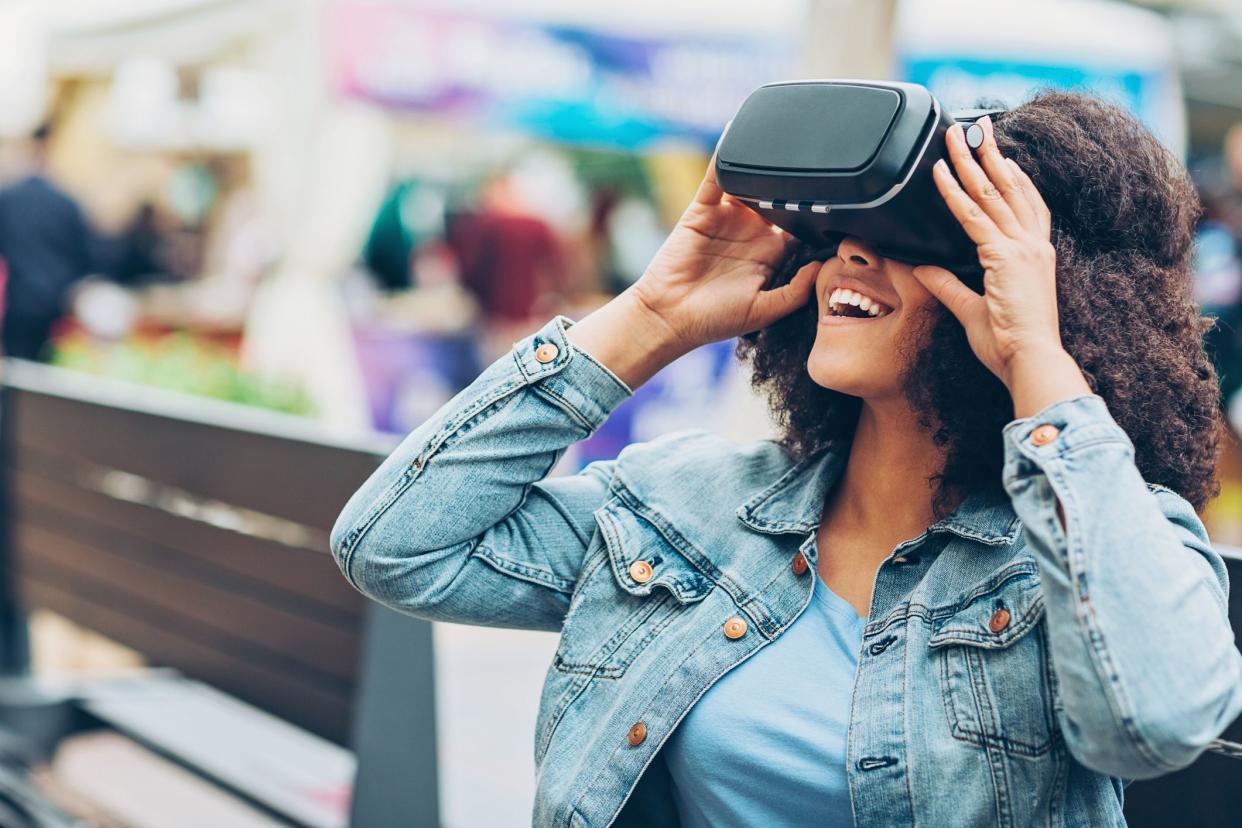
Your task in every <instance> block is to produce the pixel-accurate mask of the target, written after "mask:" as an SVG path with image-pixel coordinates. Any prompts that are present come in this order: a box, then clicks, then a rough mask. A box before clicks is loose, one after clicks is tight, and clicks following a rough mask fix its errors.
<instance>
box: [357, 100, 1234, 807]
mask: <svg viewBox="0 0 1242 828" xmlns="http://www.w3.org/2000/svg"><path fill="white" fill-rule="evenodd" d="M980 125H981V126H982V127H983V134H984V142H983V146H982V148H981V149H980V151H979V154H978V157H977V158H976V156H975V155H973V154H972V153H971V151H970V150H969V149H968V148H967V146H966V141H965V137H964V133H963V130H962V127H961V125H960V124H959V125H957V126H954V127H953V128H952V129H950V130H949V131H948V135H947V138H946V140H947V143H948V151H949V156H950V158H951V166H952V167H953V170H952V171H951V170H950V164H946V163H945V162H943V161H942V162H939V163H938V164H937V166H936V168H935V175H934V177H935V181H936V185H937V187H938V189H939V192H940V196H941V197H942V198H943V199H944V200H945V201H946V203H947V204H948V205H949V207H950V209H951V210H952V212H953V213H954V215H955V216H957V218H958V220H959V222H960V223H961V224H962V226H963V228H964V229H965V230H966V232H967V233H968V234H969V236H970V237H971V238H972V239H973V240H974V241H975V243H976V244H977V246H978V252H979V258H980V262H981V264H982V266H983V268H984V279H983V285H984V286H985V287H984V294H983V295H980V294H978V293H976V292H974V291H973V290H971V289H970V288H969V287H967V286H966V285H965V284H963V283H962V282H961V281H959V280H958V278H957V277H956V276H955V275H954V274H953V273H951V272H949V271H947V270H944V269H942V268H939V267H930V266H918V267H915V266H912V265H910V264H907V263H904V262H901V261H898V260H895V259H889V258H885V257H883V256H881V255H879V254H878V253H877V252H876V250H875V249H873V248H872V247H871V246H869V245H868V244H865V243H863V242H862V241H860V240H858V239H856V238H853V237H846V238H845V239H843V240H842V241H841V242H840V244H839V245H838V246H836V247H835V248H831V249H828V250H819V249H814V248H811V247H808V246H807V245H805V244H791V240H790V239H789V238H788V237H787V236H786V235H785V234H784V233H783V232H780V231H776V230H775V229H774V228H772V227H771V226H769V225H768V224H767V223H766V222H765V221H764V220H763V219H762V218H761V217H760V216H759V215H757V214H756V213H755V212H753V211H751V210H750V209H748V208H746V207H745V206H744V205H743V204H742V203H740V202H738V201H736V200H734V199H732V198H731V197H729V196H726V195H724V194H723V193H722V192H721V190H720V188H719V187H718V186H717V184H716V181H715V177H714V159H713V162H712V164H709V167H708V171H707V174H706V176H705V177H704V179H703V181H702V183H701V186H700V188H699V191H698V194H697V196H696V197H695V199H694V201H693V202H692V203H691V204H690V206H689V207H688V208H687V209H686V211H685V212H684V213H683V215H682V217H681V219H680V221H679V222H678V224H677V226H676V227H675V228H674V229H673V231H672V233H671V234H670V235H669V236H668V238H667V240H666V242H665V244H664V245H663V247H662V248H661V249H660V251H659V252H658V253H657V254H656V256H655V257H654V259H653V260H652V261H651V263H650V265H649V267H648V269H647V271H646V273H645V274H644V275H643V276H642V277H641V278H640V279H639V280H638V281H637V282H636V283H635V284H634V285H633V286H632V287H630V288H629V289H627V290H626V291H625V292H623V293H622V294H621V295H619V296H618V297H616V298H615V299H614V300H612V301H611V302H610V303H608V304H607V305H605V306H604V307H602V308H600V309H599V310H597V311H594V312H592V313H590V314H588V315H587V316H586V317H584V318H582V319H581V320H579V321H576V322H575V321H573V320H570V319H568V318H566V317H564V316H559V315H558V316H556V317H554V318H553V319H551V320H549V321H548V322H547V323H546V324H545V325H544V326H543V327H541V328H540V329H539V330H538V331H537V332H535V333H534V334H531V335H529V336H527V337H524V338H523V339H521V340H520V341H518V342H516V343H514V346H513V349H512V351H511V352H510V353H508V354H506V355H504V356H503V357H501V358H500V359H498V360H496V361H495V362H494V363H493V364H492V365H491V366H490V367H489V368H487V369H486V370H485V371H484V372H483V374H482V375H481V376H479V377H478V378H477V379H476V380H475V382H474V383H473V384H471V385H470V386H469V387H468V388H467V389H466V390H465V391H463V392H462V393H460V394H459V395H457V396H456V397H455V398H454V399H453V400H451V401H450V402H449V403H448V404H446V405H445V406H444V407H443V408H442V409H441V410H440V411H439V412H438V413H437V414H436V415H435V416H433V417H432V418H431V419H430V420H428V421H427V422H426V423H424V424H423V425H421V426H420V427H419V428H417V429H416V430H415V431H414V432H413V433H412V434H410V435H409V436H408V437H407V439H406V440H405V441H404V442H403V443H402V445H401V446H400V447H398V448H397V450H396V451H395V452H394V453H393V454H392V456H391V457H389V459H388V460H387V461H386V462H385V463H384V464H383V465H382V466H381V467H380V468H379V469H378V470H377V471H376V472H375V474H374V475H373V476H372V477H371V478H370V480H368V481H367V482H366V483H365V484H364V485H363V486H362V487H361V488H360V489H359V491H358V492H357V493H356V494H355V495H354V496H353V498H351V500H350V501H349V503H348V504H347V505H346V507H345V509H344V510H343V512H342V514H341V516H340V517H339V519H338V521H337V524H336V526H335V528H334V530H333V533H332V550H333V555H334V556H335V559H336V561H337V563H338V565H339V566H340V568H341V570H342V572H343V574H344V575H345V577H346V578H347V579H348V580H349V581H350V582H351V583H352V584H354V585H355V586H356V587H357V588H358V589H360V590H361V591H363V592H364V593H365V594H367V595H369V596H370V597H372V598H373V599H375V600H376V601H379V602H381V603H383V604H386V605H388V606H389V607H392V608H395V609H397V610H400V611H403V612H406V613H410V614H413V615H416V616H419V617H422V618H426V619H431V620H436V621H447V622H457V623H472V624H484V625H492V626H501V627H516V628H530V629H545V630H557V631H559V633H560V639H559V645H558V649H557V652H556V654H555V656H554V658H553V663H552V664H551V666H550V667H549V669H548V673H547V678H546V683H545V685H544V690H543V695H542V699H541V703H540V708H539V716H538V720H537V722H536V744H535V761H536V765H537V768H538V781H537V792H536V799H535V805H534V808H535V813H534V824H536V825H570V824H572V825H580V826H605V825H643V826H648V825H669V826H672V825H681V826H686V828H697V827H698V826H708V825H712V826H715V825H762V826H790V825H848V824H856V825H862V826H892V825H912V824H919V825H934V826H939V825H954V826H959V825H975V826H990V825H997V824H1007V825H1009V824H1012V825H1036V824H1039V825H1043V824H1052V823H1057V824H1061V823H1064V824H1067V825H1068V824H1073V825H1122V824H1124V822H1125V818H1124V816H1123V813H1122V795H1123V789H1124V787H1125V785H1126V784H1127V781H1128V780H1132V779H1143V778H1149V777H1154V776H1158V775H1160V774H1164V773H1167V772H1169V771H1173V770H1177V769H1179V768H1183V767H1186V766H1187V765H1189V764H1190V763H1191V762H1193V761H1194V760H1195V759H1196V758H1197V757H1198V756H1199V755H1200V754H1201V753H1202V752H1203V751H1204V750H1205V749H1206V748H1207V747H1208V745H1209V743H1210V742H1211V741H1212V740H1213V739H1215V738H1216V737H1218V736H1219V735H1220V733H1221V732H1222V731H1223V730H1224V728H1225V727H1226V726H1227V725H1228V724H1230V723H1231V722H1232V721H1233V720H1234V719H1235V718H1236V717H1237V716H1238V714H1239V712H1242V654H1239V652H1238V650H1237V649H1236V647H1235V645H1234V640H1233V634H1232V632H1231V630H1230V626H1229V620H1228V617H1227V590H1228V584H1227V578H1226V575H1225V568H1224V565H1223V563H1222V561H1221V558H1220V557H1219V555H1218V554H1217V553H1216V552H1215V551H1214V550H1213V548H1212V546H1211V543H1210V541H1209V538H1208V537H1207V534H1206V531H1205V530H1204V527H1203V524H1202V523H1201V522H1200V520H1199V518H1198V517H1197V516H1196V513H1195V510H1196V509H1197V508H1201V507H1203V506H1204V504H1205V503H1206V502H1207V501H1208V500H1209V499H1210V498H1211V497H1212V496H1213V495H1214V494H1215V492H1216V491H1217V482H1216V480H1215V478H1214V468H1215V462H1216V459H1217V456H1218V453H1219V448H1220V445H1219V435H1220V427H1221V419H1220V410H1219V404H1218V397H1217V387H1216V377H1215V374H1214V372H1213V369H1212V366H1211V363H1210V361H1209V359H1208V357H1207V355H1206V354H1205V352H1204V349H1203V344H1202V333H1203V320H1202V319H1201V317H1200V316H1199V314H1198V312H1197V308H1196V306H1195V303H1194V301H1193V297H1192V279H1193V275H1192V272H1191V246H1192V238H1193V233H1194V226H1195V220H1196V217H1197V212H1198V205H1197V202H1196V196H1195V192H1194V189H1193V187H1192V185H1191V184H1190V182H1189V179H1188V177H1187V176H1186V174H1185V171H1184V170H1183V169H1182V168H1181V167H1180V165H1179V164H1178V163H1177V161H1176V159H1174V158H1173V156H1172V155H1171V154H1170V153H1169V152H1168V151H1167V150H1166V149H1165V148H1164V147H1163V146H1162V145H1161V144H1160V143H1159V141H1158V140H1157V139H1156V138H1155V137H1154V136H1153V135H1151V133H1150V132H1148V131H1147V130H1146V129H1145V128H1144V127H1143V126H1142V125H1141V124H1140V123H1139V122H1138V121H1137V120H1135V119H1134V118H1133V117H1132V116H1131V115H1129V114H1128V113H1126V112H1124V111H1123V110H1121V109H1119V108H1117V107H1116V106H1114V105H1112V104H1109V103H1106V102H1104V101H1102V100H1100V99H1098V98H1093V97H1090V96H1086V95H1079V94H1071V93H1063V92H1045V93H1042V94H1040V95H1038V96H1036V97H1035V98H1033V99H1032V100H1029V101H1027V102H1026V103H1024V104H1022V105H1020V106H1018V107H1016V108H1014V109H1012V110H1010V111H1008V112H1005V113H1003V114H1000V115H997V116H995V119H994V122H993V121H990V120H987V119H985V120H983V121H980ZM954 172H956V178H955V177H954V174H953V173H954ZM735 336H740V337H741V338H742V341H741V343H740V345H739V355H740V356H741V357H743V358H745V359H746V360H748V361H749V362H750V363H751V365H752V366H753V369H754V382H755V384H756V386H757V387H758V388H760V389H761V390H764V391H766V392H768V394H769V399H770V401H771V403H772V406H773V410H774V413H775V414H776V415H777V419H778V422H779V423H780V425H781V427H782V430H783V433H782V435H781V438H780V439H779V440H761V441H755V442H750V443H746V444H741V445H739V444H735V443H732V442H729V441H727V440H724V439H722V438H720V437H717V436H715V435H712V434H711V433H709V432H706V431H703V430H689V431H682V432H677V433H674V434H671V435H667V436H665V437H661V438H658V439H656V440H652V441H650V442H647V443H638V444H635V445H631V446H629V447H627V448H626V449H625V450H624V451H622V452H621V454H620V455H619V456H618V457H617V458H616V459H614V460H606V461H599V462H595V463H592V464H590V465H588V466H587V467H586V468H585V469H583V470H582V471H581V472H580V473H578V474H575V475H568V476H561V477H546V475H547V474H548V470H549V469H551V468H553V466H554V464H555V462H556V460H557V459H558V458H559V457H560V456H561V454H562V453H563V452H565V451H566V450H567V448H568V447H569V446H570V445H571V444H573V443H574V442H576V441H578V440H581V439H582V438H584V437H586V436H587V435H589V434H591V433H593V432H594V430H596V429H597V428H598V427H599V426H600V425H601V423H602V422H603V421H604V420H605V418H607V417H608V415H609V413H610V412H611V411H612V410H614V409H615V408H616V407H617V406H618V405H619V404H620V403H621V402H623V401H624V400H625V399H627V398H628V397H629V396H630V395H631V394H632V393H633V389H635V388H637V387H638V386H639V385H640V384H642V383H643V382H645V381H646V380H647V379H649V378H650V377H651V376H653V375H654V374H655V373H656V372H657V371H659V370H660V369H661V368H662V367H663V366H665V365H667V364H669V363H670V362H671V361H673V360H675V359H677V358H678V357H680V356H681V355H684V354H686V353H689V352H690V351H692V350H693V349H695V348H696V347H700V346H702V345H703V344H705V343H709V342H714V341H720V340H727V339H730V338H732V337H735Z"/></svg>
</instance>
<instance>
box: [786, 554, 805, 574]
mask: <svg viewBox="0 0 1242 828" xmlns="http://www.w3.org/2000/svg"><path fill="white" fill-rule="evenodd" d="M789 568H790V569H792V570H793V574H795V575H805V574H806V571H807V569H808V567H807V565H806V556H805V555H803V554H802V553H801V552H798V553H796V554H794V556H793V561H792V562H791V563H790V564H789Z"/></svg>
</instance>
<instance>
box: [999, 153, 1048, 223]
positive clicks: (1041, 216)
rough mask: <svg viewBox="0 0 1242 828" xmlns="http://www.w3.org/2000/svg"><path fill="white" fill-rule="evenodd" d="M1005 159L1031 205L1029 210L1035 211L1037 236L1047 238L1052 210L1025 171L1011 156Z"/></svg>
mask: <svg viewBox="0 0 1242 828" xmlns="http://www.w3.org/2000/svg"><path fill="white" fill-rule="evenodd" d="M1005 161H1007V162H1008V163H1009V166H1010V167H1011V168H1012V169H1013V172H1014V175H1015V176H1017V178H1018V183H1019V185H1020V186H1021V188H1022V195H1023V196H1024V197H1025V198H1026V200H1027V201H1028V202H1029V203H1030V205H1031V210H1032V211H1033V212H1034V213H1035V217H1036V220H1037V228H1038V230H1039V237H1040V238H1041V239H1047V238H1048V237H1049V236H1050V235H1051V233H1052V211H1051V210H1049V209H1048V205H1047V204H1046V203H1044V197H1043V196H1042V195H1040V194H1039V189H1038V188H1037V187H1036V186H1035V182H1034V181H1032V180H1031V177H1030V176H1029V175H1027V174H1026V171H1025V170H1023V169H1022V168H1021V167H1019V166H1018V162H1017V161H1014V160H1013V159H1012V158H1006V159H1005Z"/></svg>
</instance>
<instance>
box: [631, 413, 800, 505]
mask: <svg viewBox="0 0 1242 828" xmlns="http://www.w3.org/2000/svg"><path fill="white" fill-rule="evenodd" d="M793 465H795V459H794V458H793V457H792V456H791V455H790V454H789V452H787V451H786V450H785V448H784V447H783V446H781V444H780V443H778V442H776V441H775V440H753V441H750V442H745V443H739V442H735V441H733V440H730V439H728V438H726V437H722V436H720V435H719V434H714V433H712V432H710V431H707V430H706V429H701V428H693V429H683V430H680V431H675V432H671V433H669V434H665V435H661V436H660V437H657V438H655V439H652V440H648V441H645V442H642V443H634V444H632V445H629V446H626V447H625V448H624V449H623V450H622V451H621V453H620V454H619V455H618V456H617V461H616V468H615V475H616V479H617V481H618V482H619V483H620V484H622V485H624V486H625V488H627V489H629V490H630V492H631V493H633V494H634V495H636V496H637V497H639V498H640V499H642V500H644V501H663V500H665V499H666V498H678V499H680V500H681V502H683V503H684V502H686V501H688V500H691V499H692V498H691V497H690V496H691V495H693V499H694V500H704V499H710V500H715V499H722V500H724V501H727V502H728V503H731V504H732V507H731V508H736V507H737V506H738V504H739V503H741V502H743V501H744V500H745V497H746V495H747V494H749V493H751V492H753V491H755V490H758V489H762V488H764V487H765V486H767V485H769V484H770V483H772V482H773V481H774V480H777V479H778V478H780V477H781V475H783V474H784V473H785V472H787V471H788V470H789V469H790V468H791V467H792V466H793Z"/></svg>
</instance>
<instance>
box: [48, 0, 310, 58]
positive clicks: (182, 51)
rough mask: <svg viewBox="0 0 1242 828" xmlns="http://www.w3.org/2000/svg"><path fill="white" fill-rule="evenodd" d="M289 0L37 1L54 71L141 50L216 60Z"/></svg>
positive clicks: (164, 55)
mask: <svg viewBox="0 0 1242 828" xmlns="http://www.w3.org/2000/svg"><path fill="white" fill-rule="evenodd" d="M286 3H287V0H93V2H87V3H83V2H81V1H80V0H41V5H44V6H45V14H46V15H47V18H46V19H47V26H48V29H47V34H48V65H49V69H50V70H51V72H52V73H53V74H60V75H65V74H73V75H90V74H103V73H107V72H110V71H111V70H112V68H113V67H114V66H115V65H116V64H117V63H119V62H121V61H123V60H125V59H127V58H131V57H133V56H134V55H135V54H141V55H142V56H144V57H149V58H156V59H162V60H166V61H168V62H170V63H173V64H177V65H194V64H197V63H203V62H208V61H211V60H213V59H216V58H218V57H219V56H220V55H221V54H224V53H227V52H228V51H230V50H231V49H234V48H236V45H237V43H238V42H239V41H242V40H245V39H247V38H250V37H253V36H254V34H255V33H256V32H258V31H262V30H263V29H264V28H266V27H267V26H268V25H269V24H270V22H271V20H272V16H273V14H274V13H275V12H278V11H279V10H280V7H282V6H285V5H286Z"/></svg>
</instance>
